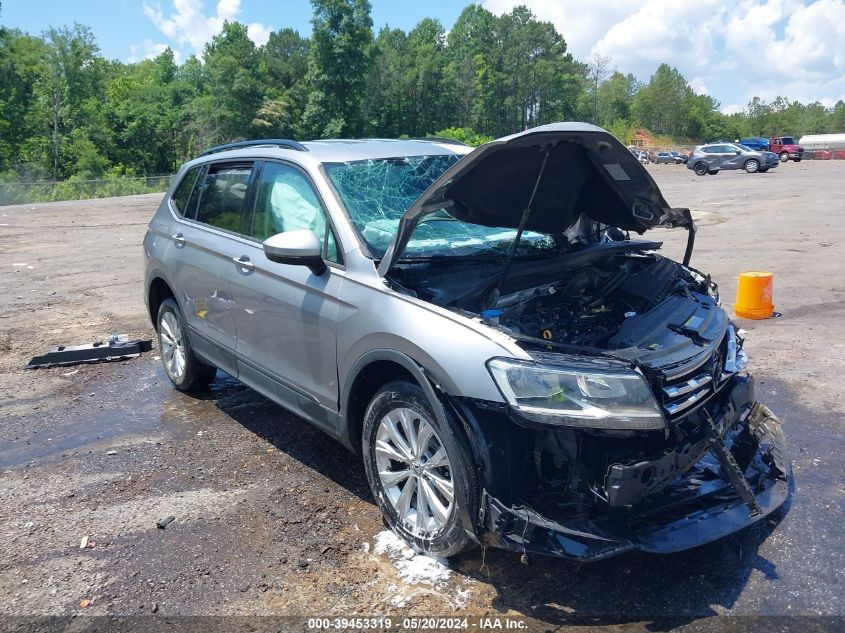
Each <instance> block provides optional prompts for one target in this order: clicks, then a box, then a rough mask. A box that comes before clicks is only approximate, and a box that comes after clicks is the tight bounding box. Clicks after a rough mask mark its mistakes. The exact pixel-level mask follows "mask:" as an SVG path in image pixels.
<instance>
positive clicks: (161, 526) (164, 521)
mask: <svg viewBox="0 0 845 633" xmlns="http://www.w3.org/2000/svg"><path fill="white" fill-rule="evenodd" d="M175 520H176V517H174V516H169V517H164V518H163V519H159V520H158V523H156V527H157V528H158V529H159V530H163V529H164V528H166V527H167V526H168V525H169V524H170V523H172V522H173V521H175Z"/></svg>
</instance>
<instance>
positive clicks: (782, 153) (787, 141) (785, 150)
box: [769, 136, 804, 163]
mask: <svg viewBox="0 0 845 633" xmlns="http://www.w3.org/2000/svg"><path fill="white" fill-rule="evenodd" d="M769 151H770V152H774V153H775V154H777V155H778V157H780V162H782V163H785V162H786V161H788V160H789V159H790V158H791V159H792V160H794V161H795V162H796V163H797V162H800V161H801V159H802V158H804V148H803V147H801V146H800V145H798V143H796V142H795V139H794V138H793V137H791V136H773V137H772V138H771V139H770V140H769Z"/></svg>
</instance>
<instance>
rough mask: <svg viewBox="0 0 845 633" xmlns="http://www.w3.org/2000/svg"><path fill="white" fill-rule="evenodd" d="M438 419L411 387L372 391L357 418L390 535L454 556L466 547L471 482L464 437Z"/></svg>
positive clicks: (473, 499)
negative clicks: (361, 417)
mask: <svg viewBox="0 0 845 633" xmlns="http://www.w3.org/2000/svg"><path fill="white" fill-rule="evenodd" d="M436 406H438V407H439V406H440V405H439V403H438V404H437V405H436ZM439 413H440V414H441V415H440V416H437V415H435V412H434V410H433V408H432V404H431V403H430V402H429V399H428V398H427V397H426V395H425V393H423V391H422V389H420V387H419V386H418V385H416V384H414V383H411V382H407V381H404V380H397V381H394V382H391V383H388V384H387V385H385V386H384V387H382V388H381V389H379V391H378V392H377V393H376V395H375V396H374V397H373V399H372V401H371V402H370V405H369V407H367V412H366V414H365V416H364V425H363V433H362V438H361V441H362V449H363V453H364V469H365V471H366V474H367V479H368V480H369V483H370V488H371V490H372V492H373V496H374V497H375V499H376V503H377V504H378V506H379V509H380V510H381V512H382V515H383V516H384V520H385V523H386V524H387V526H388V527H389V528H390V529H391V530H393V531H394V532H395V533H396V534H398V535H399V536H400V537H401V538H402V539H403V540H405V541H406V542H407V543H408V544H409V545H410V546H411V547H413V548H414V549H415V550H417V551H420V552H423V553H425V554H430V555H434V556H455V555H457V554H460V553H461V552H463V551H465V550H466V549H468V548H469V547H471V546H472V539H471V538H470V536H469V534H468V532H467V529H465V526H464V525H463V521H462V516H464V515H466V516H468V517H473V516H476V515H477V508H478V482H477V479H476V476H475V473H474V470H473V468H472V459H471V458H470V453H469V450H468V448H467V447H466V446H465V442H464V441H463V438H462V437H460V436H459V435H458V433H457V432H456V431H453V430H452V428H451V425H450V424H449V422H448V419H447V418H446V412H445V411H444V410H443V409H442V408H440V411H439ZM441 419H442V420H447V421H446V426H445V427H444V426H443V424H441V422H440V420H441Z"/></svg>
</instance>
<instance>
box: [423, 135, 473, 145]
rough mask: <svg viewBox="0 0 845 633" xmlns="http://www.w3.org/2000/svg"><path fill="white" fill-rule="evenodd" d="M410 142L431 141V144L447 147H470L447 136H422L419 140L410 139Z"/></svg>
mask: <svg viewBox="0 0 845 633" xmlns="http://www.w3.org/2000/svg"><path fill="white" fill-rule="evenodd" d="M408 140H409V141H429V142H431V143H443V144H445V145H462V146H464V147H469V145H467V144H466V143H464V142H463V141H458V140H456V139H453V138H446V137H445V136H421V137H419V138H409V139H408Z"/></svg>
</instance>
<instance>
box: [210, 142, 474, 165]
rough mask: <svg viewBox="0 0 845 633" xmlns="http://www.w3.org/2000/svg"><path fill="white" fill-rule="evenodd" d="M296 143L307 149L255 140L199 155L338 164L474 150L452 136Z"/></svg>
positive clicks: (217, 157)
mask: <svg viewBox="0 0 845 633" xmlns="http://www.w3.org/2000/svg"><path fill="white" fill-rule="evenodd" d="M292 145H299V146H300V147H301V148H304V149H305V151H302V150H301V149H295V148H293V147H290V146H282V145H279V144H276V143H274V141H273V140H268V141H267V142H266V143H262V142H261V141H255V142H254V143H253V144H250V145H247V144H244V146H242V147H232V148H231V149H229V148H227V147H226V146H221V147H220V149H219V150H218V151H214V150H215V148H212V149H211V150H208V151H207V152H205V153H204V154H202V155H201V156H200V157H199V158H203V159H209V158H213V159H218V160H219V159H231V158H236V157H243V156H245V155H249V156H267V157H270V156H285V157H288V158H293V157H296V158H300V159H305V160H307V161H309V162H311V161H313V162H317V163H323V162H331V163H334V162H348V161H356V160H366V159H371V158H375V159H379V158H399V157H403V156H431V155H448V154H458V155H463V154H467V153H469V152H470V151H472V148H471V147H469V146H467V145H464V144H463V143H459V142H457V141H450V140H448V139H380V138H379V139H325V140H318V141H306V142H303V143H292Z"/></svg>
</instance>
